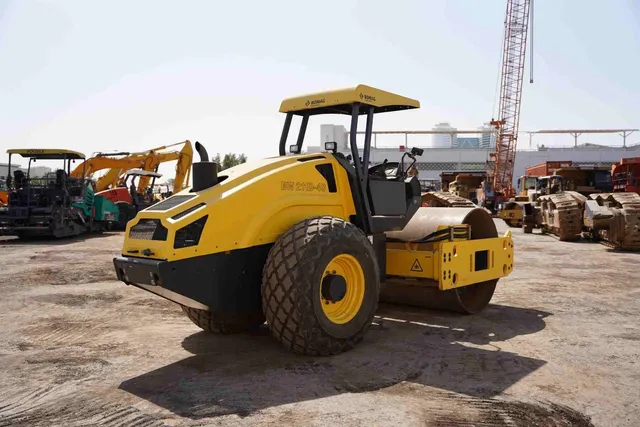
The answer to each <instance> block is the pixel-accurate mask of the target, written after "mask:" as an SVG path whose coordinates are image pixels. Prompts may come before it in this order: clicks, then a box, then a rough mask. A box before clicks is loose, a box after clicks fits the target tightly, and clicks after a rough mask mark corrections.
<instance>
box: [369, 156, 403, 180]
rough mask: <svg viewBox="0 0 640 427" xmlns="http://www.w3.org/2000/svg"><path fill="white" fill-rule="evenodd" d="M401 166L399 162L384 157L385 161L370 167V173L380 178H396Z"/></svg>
mask: <svg viewBox="0 0 640 427" xmlns="http://www.w3.org/2000/svg"><path fill="white" fill-rule="evenodd" d="M399 167H400V163H399V162H388V161H387V159H384V162H382V163H381V164H379V165H375V166H372V167H370V168H369V175H374V176H377V177H380V178H387V179H396V178H397V176H398V175H397V174H398V168H399Z"/></svg>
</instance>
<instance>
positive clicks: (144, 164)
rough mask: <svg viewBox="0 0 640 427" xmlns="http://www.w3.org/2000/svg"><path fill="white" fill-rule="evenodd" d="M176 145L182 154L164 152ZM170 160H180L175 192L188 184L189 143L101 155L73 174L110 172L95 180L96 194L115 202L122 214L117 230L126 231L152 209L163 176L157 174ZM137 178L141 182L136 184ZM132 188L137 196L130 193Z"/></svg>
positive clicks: (191, 151) (175, 178)
mask: <svg viewBox="0 0 640 427" xmlns="http://www.w3.org/2000/svg"><path fill="white" fill-rule="evenodd" d="M177 145H183V147H182V149H181V150H180V151H162V150H166V149H167V148H170V147H174V146H177ZM170 161H177V163H176V169H175V170H176V174H175V177H174V182H173V191H172V192H173V193H176V192H178V191H180V190H182V189H183V188H184V187H185V186H186V184H188V183H189V180H190V177H191V164H192V162H193V147H192V144H191V141H189V140H185V141H183V142H179V143H176V144H170V145H164V146H162V147H156V148H152V149H151V150H146V151H142V152H136V153H129V152H120V153H98V154H97V155H95V156H94V157H91V158H89V159H87V160H86V161H84V162H82V163H81V164H80V165H78V166H77V167H76V168H75V169H74V170H73V172H72V173H71V174H72V176H75V177H85V178H89V177H92V176H93V175H94V174H96V173H97V172H99V171H101V170H107V172H106V173H105V174H104V175H103V176H102V177H100V178H98V179H97V180H96V181H97V185H96V187H97V191H98V192H97V193H96V194H97V195H99V196H103V197H106V198H107V199H109V200H111V201H112V202H114V203H116V205H117V206H118V209H119V212H120V215H119V221H118V227H119V228H120V229H124V227H125V225H126V223H127V222H128V221H129V220H130V219H131V218H133V217H134V216H135V215H136V213H137V212H138V211H139V210H141V209H144V208H146V207H148V206H150V204H151V201H152V200H153V194H152V191H153V186H154V184H155V180H156V178H158V177H162V175H161V174H158V173H157V171H158V167H159V166H160V164H162V163H165V162H170ZM136 178H138V183H137V184H136V185H134V184H135V183H134V181H135V179H136ZM132 185H134V186H133V188H135V192H136V194H132V193H131V192H130V189H131V188H132V187H131V186H132Z"/></svg>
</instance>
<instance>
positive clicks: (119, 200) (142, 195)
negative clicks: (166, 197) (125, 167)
mask: <svg viewBox="0 0 640 427" xmlns="http://www.w3.org/2000/svg"><path fill="white" fill-rule="evenodd" d="M136 178H139V181H142V178H147V180H148V179H151V184H150V185H149V186H147V187H146V189H144V190H143V191H142V192H141V191H140V190H139V188H138V186H137V185H136ZM159 178H162V175H161V174H159V173H157V172H152V171H146V170H144V169H131V170H129V171H127V172H126V173H125V176H124V178H123V180H122V183H121V184H119V185H118V187H116V188H111V189H108V190H104V191H100V192H98V193H97V195H98V196H102V197H104V198H106V199H109V200H110V201H112V202H113V203H115V204H116V206H117V207H118V211H119V212H120V217H119V220H118V228H119V229H122V230H124V229H125V228H126V226H127V222H129V221H130V220H132V219H133V218H134V217H135V216H136V215H137V214H138V212H140V211H141V210H143V209H146V208H148V207H149V206H152V205H154V204H155V203H156V202H157V200H156V199H155V197H154V195H153V186H154V184H155V182H156V179H159Z"/></svg>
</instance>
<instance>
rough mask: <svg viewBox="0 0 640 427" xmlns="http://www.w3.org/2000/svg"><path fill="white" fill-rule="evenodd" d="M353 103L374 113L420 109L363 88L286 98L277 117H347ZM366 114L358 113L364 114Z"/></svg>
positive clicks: (412, 101) (407, 100) (413, 103)
mask: <svg viewBox="0 0 640 427" xmlns="http://www.w3.org/2000/svg"><path fill="white" fill-rule="evenodd" d="M355 103H360V104H365V105H371V106H373V107H375V109H374V113H384V112H388V111H399V110H409V109H413V108H420V102H419V101H416V100H415V99H411V98H406V97H404V96H400V95H396V94H394V93H391V92H387V91H384V90H381V89H376V88H373V87H370V86H367V85H358V86H355V87H350V88H346V89H337V90H332V91H327V92H318V93H313V94H307V95H300V96H296V97H293V98H287V99H285V100H284V101H282V103H281V104H280V112H281V113H293V114H296V115H300V116H303V115H317V114H348V115H351V113H352V112H351V106H352V105H353V104H355ZM366 113H367V110H366V109H362V110H360V114H366Z"/></svg>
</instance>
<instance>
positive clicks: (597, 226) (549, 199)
mask: <svg viewBox="0 0 640 427" xmlns="http://www.w3.org/2000/svg"><path fill="white" fill-rule="evenodd" d="M623 160H625V159H623ZM554 163H558V165H553V166H559V167H553V166H551V167H547V168H546V169H544V171H545V172H549V171H551V172H552V173H553V175H547V176H542V177H537V178H536V181H537V182H536V188H535V190H534V191H529V192H528V198H529V202H526V201H524V202H514V203H512V205H511V206H510V209H511V212H516V215H518V214H520V215H522V219H521V223H522V222H525V223H527V224H528V230H525V231H528V232H530V231H531V229H532V228H533V227H538V228H540V230H541V232H543V233H550V234H553V235H556V236H557V237H558V238H559V240H561V241H576V240H580V239H581V238H583V237H586V238H588V239H589V240H592V241H600V242H603V243H606V244H608V245H610V246H612V247H614V248H617V249H623V250H640V195H638V194H637V193H632V192H630V193H624V194H622V193H618V192H617V191H618V190H619V189H621V188H622V187H623V186H621V185H616V182H618V183H620V182H621V180H620V179H621V178H622V173H621V172H619V171H622V170H624V168H622V169H621V168H620V164H621V163H623V162H620V163H616V164H614V165H613V168H612V170H609V169H608V168H606V167H600V166H593V167H584V166H582V167H578V166H575V165H572V164H571V162H554ZM560 163H562V164H560ZM547 166H548V165H547ZM540 167H541V165H536V166H532V167H530V168H527V172H526V173H527V175H532V174H534V173H535V171H537V170H541V169H540ZM616 174H617V175H616ZM616 176H617V177H618V178H616ZM612 191H613V192H612ZM516 204H517V206H515V205H516ZM505 215H507V213H505ZM505 221H507V220H506V219H505Z"/></svg>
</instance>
